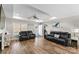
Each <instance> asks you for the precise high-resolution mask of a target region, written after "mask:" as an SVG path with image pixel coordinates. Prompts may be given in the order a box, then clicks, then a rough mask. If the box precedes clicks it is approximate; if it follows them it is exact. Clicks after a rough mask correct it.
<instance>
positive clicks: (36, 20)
mask: <svg viewBox="0 0 79 59" xmlns="http://www.w3.org/2000/svg"><path fill="white" fill-rule="evenodd" d="M32 21H35V22H38V23H40V22H43V20H32Z"/></svg>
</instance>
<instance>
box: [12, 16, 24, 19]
mask: <svg viewBox="0 0 79 59" xmlns="http://www.w3.org/2000/svg"><path fill="white" fill-rule="evenodd" d="M13 18H16V19H23V18H22V17H19V16H13Z"/></svg>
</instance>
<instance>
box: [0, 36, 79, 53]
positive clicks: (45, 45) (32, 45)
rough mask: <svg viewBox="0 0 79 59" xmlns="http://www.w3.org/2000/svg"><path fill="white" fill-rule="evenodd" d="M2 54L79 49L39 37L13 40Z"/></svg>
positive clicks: (61, 51)
mask: <svg viewBox="0 0 79 59" xmlns="http://www.w3.org/2000/svg"><path fill="white" fill-rule="evenodd" d="M1 53H2V54H78V53H79V49H76V48H72V47H65V46H62V45H59V44H56V43H54V42H51V41H48V40H46V39H43V38H42V37H38V38H36V39H30V40H26V41H12V42H11V45H10V47H6V48H5V49H4V50H3V51H2V52H1Z"/></svg>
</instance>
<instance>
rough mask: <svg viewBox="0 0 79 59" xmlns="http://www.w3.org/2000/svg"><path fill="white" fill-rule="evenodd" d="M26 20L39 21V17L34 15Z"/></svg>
mask: <svg viewBox="0 0 79 59" xmlns="http://www.w3.org/2000/svg"><path fill="white" fill-rule="evenodd" d="M27 18H28V19H37V20H39V19H40V18H39V17H37V16H36V15H33V16H30V17H27Z"/></svg>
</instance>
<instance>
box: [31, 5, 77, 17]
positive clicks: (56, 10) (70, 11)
mask: <svg viewBox="0 0 79 59" xmlns="http://www.w3.org/2000/svg"><path fill="white" fill-rule="evenodd" d="M32 6H33V7H36V8H37V9H40V10H42V11H44V12H46V13H48V14H49V15H51V16H55V17H58V18H64V17H70V16H76V15H79V4H37V5H36V4H33V5H32Z"/></svg>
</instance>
